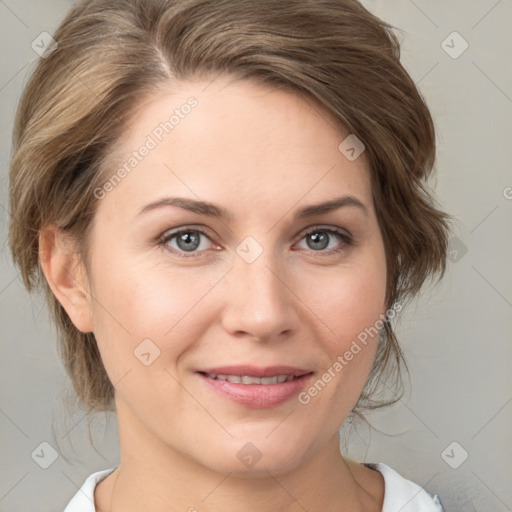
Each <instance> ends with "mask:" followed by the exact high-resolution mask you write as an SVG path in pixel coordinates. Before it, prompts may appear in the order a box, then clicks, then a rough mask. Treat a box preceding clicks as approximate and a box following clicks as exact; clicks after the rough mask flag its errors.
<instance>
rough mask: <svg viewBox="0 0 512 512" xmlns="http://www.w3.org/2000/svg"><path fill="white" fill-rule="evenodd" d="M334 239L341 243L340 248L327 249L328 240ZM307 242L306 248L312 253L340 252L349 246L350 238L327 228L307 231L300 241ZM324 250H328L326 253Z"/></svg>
mask: <svg viewBox="0 0 512 512" xmlns="http://www.w3.org/2000/svg"><path fill="white" fill-rule="evenodd" d="M332 238H336V239H338V241H340V240H341V241H342V242H343V243H342V244H341V247H339V246H338V247H336V246H334V247H332V246H331V247H329V242H330V239H332ZM304 239H306V240H308V242H307V244H308V246H309V247H308V248H310V249H312V250H313V251H314V252H327V253H333V252H339V251H342V250H343V249H344V248H345V246H348V245H351V243H352V238H351V237H350V236H349V235H348V234H346V233H344V232H342V231H339V230H337V229H327V228H319V227H317V228H314V229H312V230H310V231H308V232H307V233H306V234H305V235H304V237H303V238H302V239H301V240H304ZM324 249H329V250H328V251H324Z"/></svg>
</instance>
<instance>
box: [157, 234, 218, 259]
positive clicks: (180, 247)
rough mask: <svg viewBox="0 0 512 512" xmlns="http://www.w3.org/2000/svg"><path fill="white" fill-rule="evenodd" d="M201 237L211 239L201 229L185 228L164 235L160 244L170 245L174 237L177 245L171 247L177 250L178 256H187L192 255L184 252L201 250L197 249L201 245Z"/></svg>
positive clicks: (174, 250)
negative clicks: (186, 254)
mask: <svg viewBox="0 0 512 512" xmlns="http://www.w3.org/2000/svg"><path fill="white" fill-rule="evenodd" d="M201 238H206V239H208V240H210V239H209V238H208V236H207V235H206V233H205V232H204V231H203V230H201V229H197V228H194V229H192V228H184V229H180V230H179V231H174V232H172V233H168V234H166V235H164V237H163V238H162V239H161V240H160V244H161V245H165V246H170V242H172V241H173V239H176V247H170V248H171V249H172V250H173V252H176V253H177V254H178V256H183V257H185V258H187V257H190V256H185V255H184V254H183V253H194V252H201V251H197V249H199V248H200V247H201ZM203 250H204V248H203ZM192 257H193V256H192Z"/></svg>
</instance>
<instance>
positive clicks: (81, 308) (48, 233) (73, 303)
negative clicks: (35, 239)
mask: <svg viewBox="0 0 512 512" xmlns="http://www.w3.org/2000/svg"><path fill="white" fill-rule="evenodd" d="M39 258H40V262H41V268H42V270H43V273H44V275H45V278H46V280H47V281H48V285H49V286H50V288H51V290H52V292H53V294H54V295H55V297H56V299H57V300H58V301H59V302H60V304H61V305H62V307H63V308H64V309H65V310H66V312H67V314H68V315H69V318H70V319H71V321H72V322H73V324H74V325H75V327H76V328H77V329H78V330H80V331H81V332H92V331H93V325H92V324H93V323H92V301H91V295H90V287H89V282H88V279H87V274H86V272H85V267H84V264H83V262H82V260H81V258H80V255H79V253H78V251H77V250H76V248H75V245H74V244H73V242H72V241H71V239H70V237H69V235H67V234H66V233H64V232H62V230H60V229H59V228H57V227H56V226H54V225H53V224H50V225H48V226H46V227H44V228H43V229H42V230H41V231H40V233H39Z"/></svg>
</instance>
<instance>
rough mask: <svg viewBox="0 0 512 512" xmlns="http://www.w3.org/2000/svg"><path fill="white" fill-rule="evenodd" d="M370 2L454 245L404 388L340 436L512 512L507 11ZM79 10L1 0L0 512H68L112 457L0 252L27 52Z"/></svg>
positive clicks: (369, 456)
mask: <svg viewBox="0 0 512 512" xmlns="http://www.w3.org/2000/svg"><path fill="white" fill-rule="evenodd" d="M363 3H364V4H365V5H366V7H367V8H369V9H370V10H371V11H372V12H374V13H375V14H377V15H378V16H380V17H381V18H383V19H385V20H386V21H388V22H390V23H392V24H393V25H394V26H396V27H398V28H400V29H401V32H400V39H401V40H402V41H403V46H402V52H403V53H402V55H403V63H404V65H405V66H406V68H407V69H408V70H409V72H410V73H411V75H412V77H413V78H414V80H415V81H416V83H417V84H418V85H419V87H420V89H421V91H422V93H423V94H424V96H425V97H426V99H427V102H428V104H429V106H430V108H431V110H432V112H433V115H434V120H435V123H436V127H437V137H438V159H437V179H436V181H435V182H434V183H432V185H433V186H435V187H436V194H437V199H438V201H439V202H440V204H441V205H442V206H443V208H444V209H445V210H447V211H448V212H449V213H451V214H452V215H455V216H456V218H457V224H456V225H455V233H454V234H455V235H456V237H457V240H454V241H453V242H452V244H453V249H454V250H453V252H452V253H451V256H450V258H451V261H450V263H449V268H448V272H447V275H446V277H445V279H444V281H443V282H442V284H440V285H439V286H438V287H436V288H434V289H428V288H426V289H425V292H424V293H423V294H422V296H421V297H420V298H419V299H418V300H417V301H416V302H415V303H414V304H412V305H411V307H409V309H408V310H407V311H406V312H405V313H403V314H402V315H401V317H400V320H399V323H398V334H399V339H400V340H401V342H402V344H403V347H404V350H405V353H406V357H407V360H408V362H409V366H410V368H411V382H410V385H411V387H410V389H409V391H408V393H407V394H406V396H405V397H404V398H403V399H402V400H401V401H400V402H399V403H398V404H396V405H395V406H394V407H392V408H390V409H387V410H385V411H381V412H379V413H374V414H372V415H370V416H369V419H370V421H371V423H372V425H373V426H374V428H373V429H368V428H367V427H364V426H362V427H360V428H359V429H358V430H357V431H349V430H348V429H344V431H343V434H344V442H345V443H346V445H347V446H348V448H347V452H348V455H349V456H351V457H352V458H355V459H356V460H360V461H370V462H384V463H386V464H388V465H390V466H391V467H393V468H394V469H395V470H396V471H398V472H399V473H401V474H402V475H404V476H406V477H407V478H409V479H411V480H413V481H415V482H417V483H418V484H420V485H422V486H424V487H425V488H426V489H427V490H428V491H430V492H432V493H434V492H435V493H438V494H439V495H440V497H441V499H442V502H443V504H444V506H445V508H446V512H449V511H455V510H457V511H464V512H472V511H478V512H504V511H507V510H512V485H511V483H512V470H511V469H510V460H511V459H512V441H511V432H512V372H511V371H510V370H511V361H512V343H511V339H512V272H511V270H510V261H512V237H511V233H512V172H511V163H510V162H511V158H510V157H511V152H512V150H511V146H512V144H511V134H512V65H511V64H512V63H511V60H510V54H511V51H512V31H510V24H511V22H512V2H511V1H510V0H500V1H496V0H492V1H484V0H481V1H475V0H470V1H468V0H437V1H436V0H415V1H412V0H393V1H390V0H388V1H387V2H384V1H378V0H365V1H364V2H363ZM71 4H72V2H69V1H68V2H66V1H63V0H46V1H44V2H42V1H41V2H39V1H36V0H17V1H14V0H0V38H1V43H2V52H1V53H0V73H1V75H0V104H1V108H2V113H3V115H2V116H1V118H0V130H1V136H0V158H1V169H2V174H1V185H0V187H1V188H0V190H1V195H0V216H1V229H2V236H3V237H2V241H3V242H4V243H3V244H2V258H1V275H0V303H1V313H0V314H1V320H0V323H1V325H2V337H1V345H0V347H1V348H0V350H1V354H0V389H1V397H0V436H1V437H0V439H1V441H0V443H1V444H0V446H1V460H2V464H1V465H0V511H2V512H3V511H9V512H17V511H27V510H38V511H40V512H49V511H58V510H62V509H63V508H64V506H65V505H66V504H67V502H68V501H69V499H70V498H71V496H72V495H73V494H74V493H75V492H76V491H77V489H78V487H79V486H80V485H81V484H82V483H83V480H84V479H85V478H86V477H87V476H88V475H89V474H90V473H92V472H93V471H97V470H100V469H105V468H109V467H113V466H114V465H117V463H118V462H117V461H118V459H117V457H118V446H117V434H116V420H115V416H114V415H110V416H104V415H103V416H102V415H98V416H97V417H95V418H94V421H93V424H92V427H91V430H92V434H93V439H94V441H95V445H96V448H97V451H95V450H94V449H93V448H92V447H91V446H90V444H89V442H88V435H87V421H86V419H85V414H84V412H83V411H72V413H69V412H67V411H66V409H65V407H64V405H63V397H64V392H65V390H66V389H67V388H68V383H67V379H66V377H65V374H64V371H63V369H62V367H61V364H60V362H59V359H58V356H57V351H56V337H55V331H54V328H53V327H52V326H51V325H50V324H49V322H48V314H47V311H46V309H45V305H44V302H43V300H42V297H39V296H34V297H29V296H28V295H27V293H26V291H25V290H24V288H23V286H22V283H21V279H20V277H19V276H18V272H17V270H16V269H15V268H14V266H13V265H12V262H11V260H10V257H9V253H8V251H7V246H6V243H5V239H6V233H7V231H6V229H7V221H8V196H7V166H8V161H9V157H10V152H11V148H10V141H11V130H12V122H13V118H14V113H15V108H16V104H17V101H18V99H19V96H20V94H21V91H22V88H23V86H24V84H25V83H26V80H27V78H28V75H29V73H30V71H31V70H32V69H33V67H34V65H35V63H36V61H37V59H38V58H39V57H38V55H37V54H35V53H34V51H33V50H32V48H31V43H32V41H33V40H34V39H35V38H36V37H37V36H38V35H39V34H40V33H41V32H42V31H47V32H49V33H53V32H54V30H55V29H56V27H57V25H58V23H59V22H60V20H61V19H62V17H63V16H64V14H65V12H66V11H67V9H68V8H69V7H70V6H71ZM454 31H456V32H458V33H459V34H460V35H461V36H462V38H464V40H466V41H467V43H468V44H469V47H468V49H467V50H466V51H465V52H464V53H462V54H461V55H460V56H458V57H457V58H453V56H450V55H449V54H448V53H447V52H446V51H445V49H443V46H442V42H443V41H444V40H445V39H446V38H447V37H448V36H449V35H450V34H451V33H452V32H454ZM446 44H448V45H449V46H452V47H453V48H451V49H448V50H449V51H450V52H452V54H454V52H458V51H459V50H460V49H461V48H462V46H461V40H460V39H459V40H458V39H457V36H455V39H454V38H453V36H451V37H449V38H448V39H447V42H446V43H445V45H446ZM465 251H467V252H465ZM507 370H508V371H507ZM42 442H47V443H49V444H50V445H51V446H52V447H53V448H54V449H55V451H56V453H57V454H58V458H57V460H56V461H55V462H54V463H53V464H52V465H51V466H50V467H49V468H48V469H42V468H41V467H40V466H39V465H38V464H37V463H36V462H35V460H34V459H36V460H38V461H39V462H40V463H42V459H38V458H37V456H35V455H34V459H33V458H32V456H31V454H32V453H33V452H34V450H36V448H38V447H39V446H40V444H41V443H42ZM453 442H456V443H457V444H455V445H453V444H452V443H453ZM447 448H448V449H447ZM40 450H41V449H40V448H38V450H36V453H41V452H40ZM466 452H467V454H468V458H467V459H466V460H465V461H464V462H462V460H463V458H464V456H465V453H466ZM44 453H46V454H47V453H49V450H48V448H46V449H45V451H44ZM443 454H444V455H443ZM447 461H448V462H449V463H450V464H451V465H450V464H448V462H447ZM451 466H454V467H451Z"/></svg>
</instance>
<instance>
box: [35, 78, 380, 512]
mask: <svg viewBox="0 0 512 512" xmlns="http://www.w3.org/2000/svg"><path fill="white" fill-rule="evenodd" d="M190 96H194V97H195V98H196V99H197V101H198V105H197V106H196V107H195V108H194V109H192V111H191V113H190V114H189V115H187V116H186V117H184V118H183V119H181V120H180V123H179V125H177V126H176V127H175V128H174V130H173V131H172V132H171V133H169V134H168V135H166V136H165V137H164V138H163V140H162V141H161V142H160V143H159V144H158V146H157V147H156V148H154V149H152V150H151V151H150V153H149V154H148V155H147V156H146V157H145V158H144V159H143V160H142V161H141V162H140V163H138V165H137V167H136V168H135V169H133V171H132V172H131V173H130V174H129V175H127V176H126V177H125V179H123V180H122V181H121V182H120V183H119V184H118V185H117V186H116V187H115V188H114V189H113V190H111V191H110V192H108V193H107V194H106V196H105V197H104V198H103V199H102V200H100V201H99V206H98V210H97V212H96V215H95V222H94V226H93V229H92V232H91V239H90V247H91V249H90V251H91V252H90V267H89V268H85V266H84V265H83V264H82V263H81V262H80V260H78V259H77V255H76V253H75V252H73V251H70V250H69V244H70V242H69V240H66V237H65V236H64V235H63V234H62V233H60V232H59V231H58V230H56V229H55V228H54V227H53V226H51V225H49V226H47V227H46V228H45V230H43V231H42V234H41V249H42V251H43V252H44V254H46V255H47V257H46V258H44V261H42V265H43V270H44V273H45V275H46V278H47V280H48V282H49V283H50V286H51V287H52V290H53V291H54V293H55V295H56V297H57V298H58V300H59V301H60V302H61V304H62V305H63V306H64V307H65V309H66V311H67V312H68V314H69V316H70V318H71V319H72V321H73V323H74V324H75V326H76V327H77V328H78V329H80V330H81V331H83V332H93V333H94V335H95V338H96V340H97V342H98V346H99V349H100V352H101V356H102V359H103V362H104V365H105V367H106V370H107V373H108V375H109V377H110V379H111V381H112V383H113V384H114V386H115V390H116V391H115V400H116V407H117V415H118V425H119V438H120V451H121V463H120V467H119V468H118V469H117V470H116V471H114V472H113V473H112V474H111V475H109V476H108V477H107V478H106V479H104V480H103V481H102V482H101V483H100V484H99V485H98V486H97V487H96V492H95V502H96V508H97V510H101V511H103V512H107V511H114V512H117V511H121V510H122V511H123V512H131V511H140V510H145V511H147V512H153V511H163V510H166V511H169V510H173V511H174V510H175V511H187V510H189V511H193V510H195V509H194V508H192V507H195V508H196V509H197V510H198V511H209V512H220V511H222V512H227V511H228V512H229V511H235V510H244V511H246V512H253V511H254V512H255V511H258V512H260V511H261V510H265V511H268V512H273V511H276V512H277V511H280V512H282V511H299V510H300V511H303V510H304V509H306V510H308V511H320V510H322V511H331V510H332V511H334V510H336V511H338V512H339V511H351V512H358V511H363V510H364V511H366V512H368V511H370V512H371V511H380V510H381V508H382V503H383V496H384V482H383V478H382V476H381V474H380V473H379V472H377V471H375V470H371V469H369V468H366V467H364V466H362V465H361V464H359V463H357V462H355V461H352V460H350V459H347V458H344V457H342V455H341V454H340V449H339V443H338V429H339V427H340V426H341V424H342V423H343V421H344V420H345V418H346V417H347V416H348V414H349V413H350V411H351V410H352V408H353V407H354V405H355V404H356V402H357V399H358V397H359V396H360V393H361V391H362V389H363V387H364V384H365V382H366V380H367V377H368V374H369V371H370V369H371V366H372V363H373V360H374V358H375V353H376V349H377V342H378V339H377V337H374V338H373V339H372V338H370V339H369V342H368V344H367V345H366V346H364V347H363V348H362V350H361V351H360V352H359V353H358V354H357V355H355V356H354V358H353V359H352V360H351V361H350V362H349V363H348V364H347V365H346V366H344V368H343V370H342V371H341V372H338V373H337V374H336V377H335V378H333V379H332V380H331V382H329V383H328V384H327V385H326V386H325V388H324V389H323V390H322V391H321V392H320V393H319V394H318V395H317V396H315V397H314V398H312V399H311V401H310V402H309V403H308V404H306V405H304V404H301V403H300V402H299V401H298V400H297V398H296V397H292V398H291V399H289V400H287V401H286V402H284V403H282V404H280V405H278V406H276V407H273V408H268V409H249V408H247V407H244V406H242V405H240V404H237V403H235V402H232V401H231V400H228V399H226V398H224V397H223V396H220V395H218V394H217V393H214V392H213V391H211V390H210V389H209V387H207V386H206V385H205V383H204V382H203V380H202V379H201V378H200V377H199V375H198V374H197V373H196V372H197V371H198V370H200V369H201V368H206V367H213V366H221V365H230V364H236V363H248V364H255V365H260V366H270V365H277V364H287V365H292V366H297V367H300V368H305V369H308V370H310V371H313V372H314V373H315V379H314V381H316V379H317V378H320V377H321V375H322V374H323V373H324V372H326V371H327V369H328V368H329V367H331V366H332V364H333V363H334V361H336V358H337V357H338V356H339V355H342V354H344V353H345V352H346V351H347V350H348V349H349V347H350V346H351V343H352V341H353V340H355V339H356V338H357V335H358V334H359V333H361V332H362V331H364V329H365V328H367V327H370V326H372V325H374V324H375V322H376V321H377V320H378V319H379V318H380V316H379V315H381V314H384V313H385V312H386V310H387V305H386V304H385V287H386V262H385V252H384V245H383V240H382V237H381V233H380V230H379V226H378V223H377V218H376V215H375V211H374V208H373V201H372V194H371V182H370V175H369V171H368V167H367V162H366V160H365V158H364V157H365V155H364V153H363V154H362V155H361V156H360V157H359V158H357V159H356V160H354V161H349V160H348V159H347V158H345V156H344V155H343V154H342V153H341V152H340V151H339V150H338V146H339V144H340V143H341V142H342V141H343V139H345V137H346V136H347V135H348V134H349V132H347V131H346V130H345V131H344V130H343V129H342V127H341V126H340V125H339V124H337V123H336V122H335V120H334V119H333V118H332V117H331V115H330V114H329V113H328V112H326V111H325V110H323V109H322V108H321V107H320V106H318V105H316V104H314V103H313V102H312V101H311V100H305V99H303V98H301V97H299V96H297V95H295V94H293V93H290V92H285V91H279V90H277V89H269V88H267V87H264V86H262V85H258V84H256V83H253V82H250V81H245V80H243V81H240V80H236V81H234V80H230V79H229V78H228V77H227V76H224V77H220V78H217V79H216V80H215V81H214V82H213V83H210V81H200V80H198V81H191V82H186V83H180V84H179V87H176V86H175V85H173V86H172V88H171V87H169V89H168V90H165V91H163V92H162V93H161V94H155V95H154V96H153V97H152V98H151V99H150V101H148V102H146V103H145V104H144V108H142V109H140V110H138V111H137V113H136V115H135V116H134V117H133V119H132V120H131V122H130V124H129V130H127V132H126V134H125V137H123V138H122V140H121V142H120V145H119V146H118V147H117V148H115V153H112V155H114V156H115V157H116V158H119V161H123V155H124V158H125V159H126V158H127V155H129V154H131V153H132V152H133V151H135V150H136V149H137V148H139V147H140V146H141V145H142V144H144V141H145V140H146V138H147V136H148V135H149V134H151V133H152V131H153V130H154V128H155V127H156V126H158V124H159V123H160V122H162V121H164V120H165V119H168V117H169V116H168V115H165V113H167V112H172V111H173V110H174V109H175V108H179V107H180V105H183V104H184V103H185V102H186V100H187V98H189V97H190ZM115 169H116V167H112V170H113V172H115ZM344 194H350V195H353V196H355V197H356V198H358V199H359V200H360V201H361V202H362V203H363V204H364V205H365V207H366V209H367V214H365V213H364V212H363V211H362V210H361V209H359V208H356V207H353V206H345V207H342V208H339V209H337V210H335V211H332V212H329V213H323V214H319V215H316V216H315V217H312V218H305V219H302V220H294V219H293V215H294V213H295V211H297V210H298V209H299V208H301V207H304V206H306V205H311V204H316V203H320V202H324V201H328V200H331V199H333V198H335V197H338V196H341V195H344ZM166 196H180V197H186V198H191V199H196V200H198V199H201V200H206V201H210V202H212V203H215V204H217V205H220V206H223V207H224V208H226V209H228V210H229V211H230V212H231V213H232V216H233V219H232V220H229V221H221V220H219V219H216V218H211V217H208V216H206V215H202V214H197V213H192V212H187V211H185V210H183V209H181V208H178V207H175V206H168V207H162V208H159V209H155V210H152V211H149V212H146V213H144V214H141V215H139V214H138V213H139V210H140V209H141V208H142V207H144V206H145V205H147V204H148V203H150V202H152V201H155V200H158V199H161V198H163V197H166ZM318 226H319V227H320V228H324V229H325V228H331V229H336V228H338V229H339V230H341V231H342V232H344V233H349V234H350V235H351V236H352V238H353V240H354V243H353V244H347V243H346V242H345V241H343V240H342V239H339V238H337V237H336V236H335V235H330V238H329V247H328V248H320V249H318V248H316V246H315V245H314V243H312V241H311V237H309V236H306V231H308V230H309V228H315V227H318ZM181 227H189V229H193V228H194V227H195V228H198V227H201V228H203V229H204V230H205V231H206V232H207V236H206V237H205V236H204V235H198V236H200V237H201V245H200V246H199V247H198V248H197V249H195V252H193V253H192V254H193V256H190V254H191V253H190V252H186V251H184V250H183V249H181V250H180V247H183V246H179V245H178V244H177V238H176V237H175V238H174V239H172V240H171V241H168V242H166V243H163V244H159V242H158V241H157V239H158V237H159V236H161V235H162V234H164V233H166V232H168V231H170V230H171V229H175V228H181ZM315 233H322V229H317V230H316V231H315ZM248 236H251V237H253V238H254V239H255V240H256V241H257V243H258V244H259V246H260V247H261V248H262V251H263V252H262V254H261V255H260V256H259V257H258V258H257V259H256V260H255V261H253V262H252V263H248V262H247V261H245V260H244V259H243V258H242V257H240V256H239V255H238V254H237V252H236V249H237V247H238V246H239V244H240V243H241V242H242V241H243V240H244V239H245V238H246V237H248ZM336 248H339V249H340V251H339V252H332V251H331V253H330V254H329V251H330V250H331V249H336ZM173 250H174V252H173ZM178 253H181V254H184V255H185V257H179V256H178V255H177V254H178ZM187 255H188V256H187ZM147 338H149V339H150V340H152V342H153V343H154V344H155V345H156V346H157V347H158V349H159V350H160V355H159V357H158V358H156V359H155V360H154V361H153V362H152V363H151V364H150V365H148V366H146V365H144V364H142V363H141V361H140V360H139V359H138V358H137V357H135V356H134V350H135V349H136V348H137V346H138V345H139V344H140V343H141V341H142V340H144V339H147ZM314 381H313V382H314ZM248 442H251V443H252V444H253V445H255V446H256V447H257V449H258V450H259V452H260V453H261V459H260V460H259V461H258V462H257V463H256V464H255V465H253V466H252V467H247V466H246V465H245V464H243V463H242V462H241V461H240V460H239V458H238V457H237V453H238V451H239V450H240V449H241V448H242V447H243V446H244V445H246V443H248Z"/></svg>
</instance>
